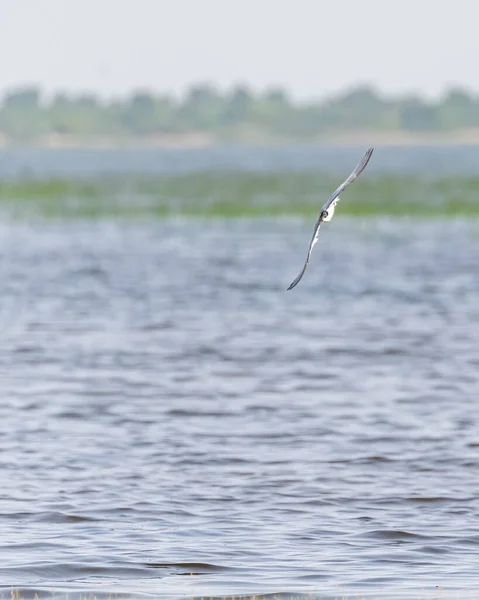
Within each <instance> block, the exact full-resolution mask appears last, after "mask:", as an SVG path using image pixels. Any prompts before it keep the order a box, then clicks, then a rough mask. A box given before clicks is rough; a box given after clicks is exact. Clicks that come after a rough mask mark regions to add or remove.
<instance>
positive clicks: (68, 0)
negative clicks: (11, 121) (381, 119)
mask: <svg viewBox="0 0 479 600" xmlns="http://www.w3.org/2000/svg"><path fill="white" fill-rule="evenodd" d="M478 61H479V3H478V2H477V0H455V1H454V2H452V1H450V0H327V1H326V0H0V93H3V92H4V90H5V89H6V88H10V87H11V86H16V85H22V84H26V83H37V84H40V85H41V86H42V87H43V88H44V89H45V90H46V91H47V92H53V91H57V90H60V89H61V90H66V91H75V92H77V91H95V92H98V93H101V94H102V95H104V96H111V95H124V94H126V93H128V92H129V91H131V90H132V89H133V88H140V87H142V88H150V89H152V90H155V91H160V92H175V93H180V92H182V91H184V89H185V86H187V85H188V84H190V83H191V82H199V81H209V82H211V83H214V84H217V85H218V86H219V87H220V88H221V89H225V88H226V87H229V86H230V85H232V84H234V83H238V82H241V83H248V84H250V85H251V86H252V87H253V88H254V89H263V88H265V87H266V86H268V85H273V84H280V85H282V86H284V87H286V88H287V89H288V90H289V91H290V92H291V93H292V95H293V96H294V97H296V98H309V97H311V98H313V97H316V98H317V97H322V96H324V95H327V94H331V93H334V92H336V91H338V90H341V89H344V88H345V87H346V86H351V85H354V84H358V83H371V84H374V85H376V86H377V87H378V88H379V89H380V90H383V91H384V92H386V93H396V92H407V91H420V92H423V93H426V94H428V95H430V96H431V95H432V96H435V95H437V94H439V93H440V92H442V91H443V90H444V89H445V88H446V87H447V86H449V85H451V84H460V85H464V86H466V87H468V88H470V89H471V90H475V91H479V69H478Z"/></svg>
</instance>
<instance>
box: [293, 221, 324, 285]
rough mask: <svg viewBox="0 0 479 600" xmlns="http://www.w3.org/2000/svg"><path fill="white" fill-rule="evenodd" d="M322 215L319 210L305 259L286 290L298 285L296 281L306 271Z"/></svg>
mask: <svg viewBox="0 0 479 600" xmlns="http://www.w3.org/2000/svg"><path fill="white" fill-rule="evenodd" d="M322 216H323V213H322V212H321V214H320V215H319V219H318V220H317V221H316V225H315V226H314V231H313V237H312V238H311V242H310V243H309V249H308V256H307V257H306V261H305V263H304V265H303V268H302V269H301V272H300V273H299V275H298V276H297V277H296V279H295V280H294V281H293V282H292V283H291V285H290V286H289V288H288V290H292V289H293V288H294V286H295V285H298V283H299V282H300V281H301V277H302V276H303V275H304V272H305V271H306V267H307V266H308V263H309V259H310V258H311V252H312V251H313V248H314V244H315V243H316V242H317V241H318V233H319V228H320V227H321V223H322Z"/></svg>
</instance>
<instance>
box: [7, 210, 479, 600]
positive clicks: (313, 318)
mask: <svg viewBox="0 0 479 600" xmlns="http://www.w3.org/2000/svg"><path fill="white" fill-rule="evenodd" d="M310 235H311V224H310V223H304V222H303V221H301V220H296V219H293V218H285V219H276V220H275V219H266V220H262V219H257V220H248V219H244V220H241V219H238V220H230V221H228V220H226V221H222V220H212V221H210V222H208V221H204V220H201V221H198V220H195V219H176V220H174V219H167V220H164V221H157V222H135V223H130V224H128V223H115V222H113V221H108V220H104V221H101V222H97V223H86V222H81V221H78V222H71V223H61V224H58V223H57V224H54V223H51V224H45V223H43V224H42V223H36V224H32V225H25V224H24V225H19V224H14V225H9V226H8V227H7V226H5V227H4V228H3V230H2V231H1V236H0V242H1V252H0V256H1V261H0V271H1V274H2V278H1V281H2V284H1V285H2V293H1V301H0V320H1V326H2V344H1V345H0V369H1V371H0V373H1V382H2V386H1V388H2V402H1V404H0V417H1V428H0V462H1V467H2V468H1V469H0V490H1V491H0V514H1V531H2V535H1V547H0V587H1V588H2V590H3V596H4V597H8V596H9V595H10V588H11V587H13V588H15V589H17V590H18V591H19V594H20V595H21V596H23V597H25V598H30V597H33V595H34V593H38V595H39V596H40V597H47V596H48V597H50V596H51V593H52V591H54V592H55V593H56V594H57V596H58V595H61V594H66V593H68V596H69V597H70V598H74V597H79V596H80V595H83V596H87V595H88V594H95V595H96V596H97V597H99V598H101V597H107V596H109V595H110V594H121V595H122V596H133V597H140V596H142V595H144V596H145V597H151V598H182V597H192V596H196V597H202V596H203V597H205V596H208V597H211V596H228V595H229V596H232V595H235V596H236V597H237V596H239V595H240V594H243V595H253V594H256V595H257V597H261V595H262V594H268V593H276V594H278V597H284V598H286V597H290V596H291V595H292V594H295V596H296V597H299V596H300V594H308V595H310V597H311V596H313V595H314V597H320V598H334V597H341V596H345V597H348V598H353V597H357V596H361V597H364V598H372V597H374V598H391V597H411V598H418V597H421V598H436V597H440V598H451V597H457V598H459V597H460V598H466V597H475V596H474V593H475V592H476V596H477V590H478V589H479V569H478V568H477V565H478V561H479V519H478V517H479V497H478V494H477V490H478V489H479V430H478V417H479V406H478V402H477V398H478V397H479V371H478V368H479V345H478V339H479V327H478V322H479V274H478V255H479V225H478V224H474V223H472V224H471V223H468V222H467V221H461V220H458V221H446V220H441V221H436V222H431V223H422V224H415V223H411V222H409V221H404V220H403V221H391V220H371V219H369V220H356V219H352V218H347V217H342V218H341V219H339V218H337V219H335V221H334V223H333V225H332V226H329V227H325V228H324V232H322V235H321V239H320V241H319V242H318V244H317V246H316V248H315V252H314V254H313V259H312V262H311V265H310V267H309V269H308V271H307V272H306V275H305V277H304V279H303V280H302V281H301V283H300V284H299V285H298V286H297V288H295V289H294V290H293V291H290V292H287V291H286V288H287V286H288V285H289V283H290V282H291V280H292V279H293V278H294V277H295V275H296V274H297V272H298V271H299V269H300V267H301V265H302V262H303V260H304V256H305V253H306V246H307V243H308V241H309V238H310ZM281 593H283V594H284V595H283V596H280V595H279V594H281Z"/></svg>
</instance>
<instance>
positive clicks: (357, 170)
mask: <svg viewBox="0 0 479 600" xmlns="http://www.w3.org/2000/svg"><path fill="white" fill-rule="evenodd" d="M373 150H374V148H369V150H368V151H367V152H366V154H365V155H364V156H363V158H362V159H361V162H359V163H358V165H357V166H356V168H355V169H354V171H353V172H352V173H351V175H349V177H348V178H347V179H346V180H345V181H343V183H342V184H341V185H340V186H339V187H338V188H337V190H335V191H334V192H333V194H332V195H331V197H330V198H329V200H328V201H327V202H326V203H325V205H324V206H323V208H322V209H321V212H320V213H319V217H318V220H317V221H316V224H315V226H314V231H313V237H312V238H311V242H310V243H309V249H308V255H307V257H306V261H305V263H304V266H303V268H302V269H301V272H300V273H299V275H298V276H297V277H296V279H295V280H294V281H293V282H292V283H291V285H290V286H289V288H288V290H292V289H293V288H294V287H295V286H296V285H297V284H298V283H299V282H300V281H301V278H302V277H303V275H304V272H305V271H306V267H307V266H308V263H309V259H310V258H311V252H312V251H313V248H314V245H315V244H316V242H317V241H318V233H319V228H320V227H321V223H322V222H323V220H324V217H325V216H327V211H328V209H329V207H330V206H331V204H333V202H334V201H335V200H339V194H341V193H342V192H343V191H344V190H345V189H346V188H347V187H348V185H350V184H351V183H353V181H354V180H355V179H357V177H359V175H361V173H362V172H363V171H364V169H365V168H366V165H367V164H368V162H369V159H370V158H371V154H372V153H373ZM325 213H326V215H325Z"/></svg>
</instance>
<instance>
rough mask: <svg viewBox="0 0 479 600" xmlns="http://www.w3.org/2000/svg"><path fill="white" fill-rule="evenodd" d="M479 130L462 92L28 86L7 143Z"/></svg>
mask: <svg viewBox="0 0 479 600" xmlns="http://www.w3.org/2000/svg"><path fill="white" fill-rule="evenodd" d="M477 127H479V97H476V96H474V95H473V94H471V93H469V92H467V91H465V90H463V89H459V88H457V89H450V90H449V91H448V92H446V93H445V94H444V95H443V97H441V98H440V99H438V100H436V101H426V100H424V99H422V98H420V97H417V96H408V97H402V98H386V97H383V96H382V95H381V94H380V93H378V92H377V91H376V90H374V89H373V88H370V87H368V86H361V87H356V88H354V89H350V90H348V91H346V92H344V93H341V94H338V95H337V96H335V97H332V98H329V99H325V100H322V101H315V102H302V103H298V102H293V101H292V100H291V98H290V97H289V95H288V94H287V92H286V91H284V90H283V89H281V88H271V89H268V90H266V91H264V92H261V93H254V92H253V91H251V90H250V89H249V88H247V87H245V86H241V85H239V86H236V87H234V88H233V89H231V90H229V91H227V92H224V93H221V92H220V91H218V90H217V89H216V88H215V87H214V86H212V85H209V84H198V85H193V86H192V87H190V88H189V90H188V91H187V92H186V94H185V95H184V96H183V97H181V98H175V97H173V96H169V95H158V94H154V93H152V92H149V91H137V92H135V93H133V94H131V95H130V96H128V97H126V98H123V99H114V100H108V101H107V100H102V99H101V98H98V97H96V96H95V95H93V94H82V95H74V94H66V93H59V94H57V95H55V96H54V97H52V98H49V99H45V98H44V97H43V94H42V92H41V90H40V89H38V88H36V87H28V86H27V87H23V88H20V89H15V90H10V91H8V92H7V93H6V94H5V95H4V96H3V98H2V101H1V106H0V135H2V137H3V138H4V140H6V141H7V142H14V143H15V142H31V141H35V140H41V139H42V138H44V137H45V136H48V135H52V134H57V135H60V136H61V135H64V136H77V137H82V138H89V137H95V136H108V137H110V138H131V137H142V136H152V135H162V134H185V133H191V132H203V133H207V134H210V135H211V136H213V137H214V138H215V139H219V140H239V139H247V138H251V137H254V136H259V137H261V136H263V137H272V138H278V139H295V140H305V141H306V140H313V139H318V138H321V137H322V136H327V135H329V134H334V133H338V132H351V131H355V130H365V129H374V130H383V131H409V132H436V131H444V132H446V131H451V130H457V129H465V128H477Z"/></svg>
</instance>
